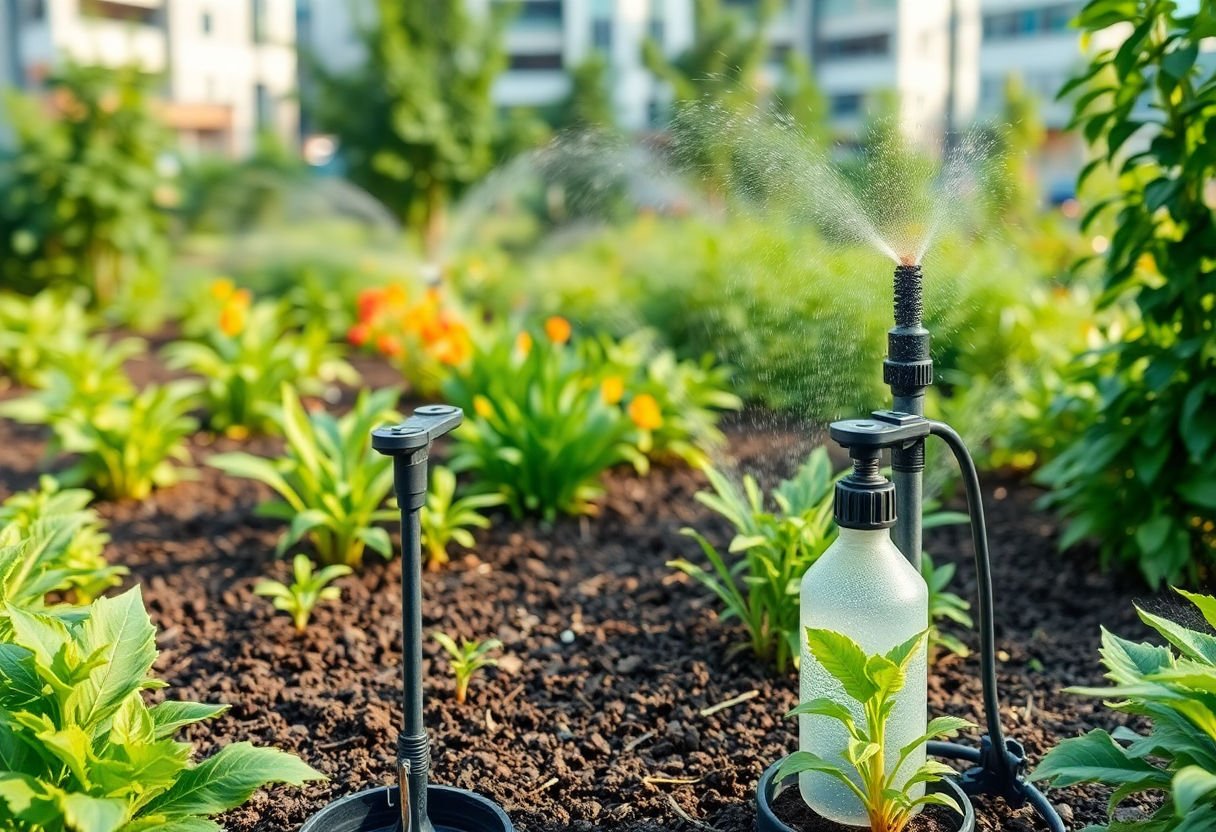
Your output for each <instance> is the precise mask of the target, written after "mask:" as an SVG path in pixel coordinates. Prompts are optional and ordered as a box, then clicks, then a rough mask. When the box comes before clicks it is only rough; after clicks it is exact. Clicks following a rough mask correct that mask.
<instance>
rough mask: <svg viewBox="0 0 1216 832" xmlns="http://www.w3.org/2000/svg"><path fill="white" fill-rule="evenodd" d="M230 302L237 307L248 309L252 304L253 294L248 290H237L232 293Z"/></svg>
mask: <svg viewBox="0 0 1216 832" xmlns="http://www.w3.org/2000/svg"><path fill="white" fill-rule="evenodd" d="M231 301H232V303H235V304H237V305H238V306H244V307H246V308H248V307H249V304H251V303H253V294H252V293H250V291H249V290H248V289H237V290H236V291H235V292H233V293H232V298H231Z"/></svg>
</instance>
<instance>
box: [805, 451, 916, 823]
mask: <svg viewBox="0 0 1216 832" xmlns="http://www.w3.org/2000/svg"><path fill="white" fill-rule="evenodd" d="M863 453H864V452H863ZM854 464H855V469H854V472H853V474H851V475H850V476H848V477H846V478H845V479H843V480H841V481H840V482H839V483H838V484H837V489H836V522H837V524H838V525H839V526H840V536H839V537H838V538H837V540H836V541H835V542H834V543H833V544H832V545H831V546H829V547H828V549H827V551H825V552H824V553H823V554H822V555H821V556H820V558H819V560H817V561H816V562H815V563H814V564H813V565H812V566H811V567H810V568H809V569H808V570H807V571H806V574H805V575H804V576H803V578H802V591H801V599H800V602H801V622H802V630H801V632H805V628H807V627H816V628H823V629H830V630H834V631H836V632H839V633H843V634H844V635H847V636H848V637H849V638H851V639H853V640H854V641H855V642H857V643H858V644H859V645H860V646H861V647H862V649H864V650H865V651H866V653H867V654H868V655H872V654H874V653H885V652H887V651H888V650H890V649H891V648H892V647H894V646H895V645H897V644H900V643H902V642H904V641H907V640H908V639H909V638H911V637H912V636H914V635H916V634H917V633H919V632H921V631H923V630H924V629H925V628H926V627H927V626H928V623H929V590H928V587H927V586H926V585H925V581H924V579H923V578H921V576H920V574H919V573H918V572H917V570H916V569H915V567H913V566H912V564H911V563H909V562H908V560H907V558H905V557H904V556H903V554H902V553H901V552H900V551H899V549H897V548H896V547H895V544H894V543H892V542H891V532H890V527H891V526H892V525H894V523H895V500H894V486H893V485H892V484H891V483H890V481H889V480H887V479H886V478H885V477H883V476H881V474H879V473H878V459H877V456H876V455H875V457H874V458H873V459H870V458H863V459H855V460H854ZM926 667H927V659H926V656H925V651H924V650H922V651H920V652H919V653H918V654H917V655H916V656H915V657H914V658H913V659H912V661H911V663H910V665H909V667H908V670H907V681H906V683H905V685H904V688H903V689H902V690H901V691H900V692H899V693H898V694H897V695H896V704H895V707H894V710H893V711H892V714H891V717H890V720H889V722H888V723H887V735H886V745H885V748H884V752H885V755H884V759H885V760H886V761H887V772H888V774H889V773H890V771H891V769H892V768H893V767H894V764H895V760H896V759H897V758H898V756H899V749H900V748H901V747H903V746H904V745H906V744H907V743H909V742H911V741H913V740H915V739H916V738H917V737H919V736H921V735H922V734H923V733H924V730H925V725H926V721H927V719H928V713H927V711H928V690H927V681H926ZM801 674H802V678H801V697H802V701H803V702H806V701H809V700H811V699H815V698H818V697H827V698H829V699H832V700H834V701H837V702H839V703H840V704H842V705H845V706H846V707H848V708H849V709H850V710H851V711H852V712H853V716H854V719H856V720H857V721H858V724H860V725H864V724H865V717H864V714H863V712H862V710H861V706H860V705H858V704H857V703H856V702H854V701H853V700H852V699H850V698H849V697H848V696H847V695H846V694H845V692H844V690H843V688H842V687H841V685H840V683H839V682H837V681H836V680H835V679H834V678H833V677H832V676H830V675H829V674H828V673H827V671H826V670H824V669H823V666H822V665H821V664H820V663H819V662H818V661H816V659H815V657H814V656H812V655H810V652H809V650H808V649H807V646H806V641H805V639H803V640H802V662H801ZM798 719H799V726H798V728H799V747H800V748H801V749H802V750H803V751H810V752H812V753H814V754H817V755H819V756H820V757H822V758H824V759H826V760H828V761H830V762H833V763H836V764H838V765H841V766H842V767H843V768H844V769H845V770H846V771H851V767H850V766H849V764H848V763H847V762H845V761H844V756H843V755H844V749H845V745H846V742H847V734H846V733H845V729H844V726H842V725H841V724H840V723H839V722H837V721H835V720H833V719H831V718H829V717H823V716H800V717H799V718H798ZM924 759H925V752H924V748H923V747H922V748H921V749H920V750H919V751H918V752H916V753H915V754H912V755H910V757H909V759H908V760H907V761H905V762H904V764H903V766H902V767H901V768H900V777H899V779H898V780H897V781H896V784H895V785H896V786H897V787H900V786H902V784H903V782H904V781H906V780H907V779H908V778H909V777H910V776H911V775H912V773H913V772H915V771H916V770H917V768H919V767H920V765H921V764H922V763H923V762H924ZM799 789H800V791H801V793H802V798H803V800H805V801H806V803H807V805H808V806H810V807H811V809H813V810H814V811H815V812H817V813H818V814H819V815H821V816H823V817H825V818H827V819H829V820H833V821H835V822H837V823H842V824H846V825H850V826H868V825H869V820H868V819H867V817H866V813H865V810H864V808H863V807H862V805H861V802H860V801H859V800H858V799H857V796H856V795H854V794H853V793H852V792H851V791H849V789H847V788H846V787H845V785H844V784H843V783H840V782H839V781H838V780H835V779H833V778H832V777H831V776H830V775H826V774H821V773H816V772H806V773H804V774H802V775H801V778H800V781H799ZM922 794H924V785H923V784H918V785H917V786H915V787H913V790H912V795H913V796H914V797H919V796H920V795H922Z"/></svg>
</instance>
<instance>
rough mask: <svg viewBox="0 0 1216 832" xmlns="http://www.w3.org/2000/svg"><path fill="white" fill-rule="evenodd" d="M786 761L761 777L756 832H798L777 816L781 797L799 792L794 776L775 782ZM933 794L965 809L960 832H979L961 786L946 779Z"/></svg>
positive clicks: (933, 785) (932, 788) (934, 787)
mask: <svg viewBox="0 0 1216 832" xmlns="http://www.w3.org/2000/svg"><path fill="white" fill-rule="evenodd" d="M782 762H784V761H783V760H778V761H777V762H775V763H773V764H772V765H771V766H769V767H768V771H766V772H764V774H763V775H762V776H761V777H760V783H759V784H758V785H757V786H756V832H794V830H793V829H792V828H791V827H790V826H787V825H786V824H784V823H782V822H781V820H780V819H779V818H778V817H777V815H776V814H775V813H774V812H773V803H775V802H776V800H777V796H778V795H780V794H781V793H782V792H783V791H785V790H786V789H796V788H798V775H796V774H795V775H791V776H789V777H787V778H785V779H784V780H782V781H781V782H780V783H777V782H775V781H774V779H773V778H774V775H776V774H777V769H778V768H780V767H781V763H782ZM929 791H931V792H940V793H943V794H948V795H950V796H951V797H952V798H954V802H955V803H957V804H958V805H959V806H961V807H962V809H963V813H962V815H960V816H959V818H958V826H957V827H956V832H975V809H973V808H972V807H971V801H970V800H969V799H968V798H967V795H966V794H964V793H963V790H962V789H961V788H960V787H959V785H958V783H956V782H954V781H953V780H951V779H949V778H946V779H944V780H938V781H937V782H936V783H930V784H929Z"/></svg>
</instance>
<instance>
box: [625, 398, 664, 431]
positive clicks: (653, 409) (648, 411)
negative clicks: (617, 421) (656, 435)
mask: <svg viewBox="0 0 1216 832" xmlns="http://www.w3.org/2000/svg"><path fill="white" fill-rule="evenodd" d="M629 418H630V419H632V420H633V423H634V424H635V425H637V426H638V427H639V428H641V429H642V430H657V429H658V428H661V427H662V426H663V412H662V411H661V410H659V403H658V402H657V401H655V398H654V396H652V395H650V394H649V393H642V394H641V395H640V396H634V398H633V401H631V402H630V403H629Z"/></svg>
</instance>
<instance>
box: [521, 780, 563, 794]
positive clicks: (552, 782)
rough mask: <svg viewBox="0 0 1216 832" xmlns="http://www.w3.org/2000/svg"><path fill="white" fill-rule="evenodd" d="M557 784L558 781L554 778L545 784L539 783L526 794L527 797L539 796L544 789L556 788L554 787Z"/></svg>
mask: <svg viewBox="0 0 1216 832" xmlns="http://www.w3.org/2000/svg"><path fill="white" fill-rule="evenodd" d="M558 782H559V781H558V779H557V778H556V777H550V778H549V779H548V780H546V781H545V782H543V783H541V784H540V785H539V786H537V787H536V788H535V789H533V790H532V791H530V792H528V794H529V795H534V794H540V793H541V792H543V791H544V790H545V789H547V788H549V787H550V786H556V785H557V784H558Z"/></svg>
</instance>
